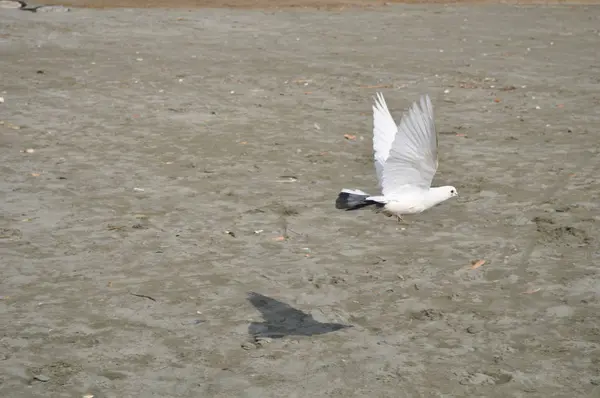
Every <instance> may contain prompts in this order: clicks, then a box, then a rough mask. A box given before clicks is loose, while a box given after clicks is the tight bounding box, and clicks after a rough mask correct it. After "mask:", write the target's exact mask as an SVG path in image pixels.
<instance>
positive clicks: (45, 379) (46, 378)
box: [33, 375, 50, 382]
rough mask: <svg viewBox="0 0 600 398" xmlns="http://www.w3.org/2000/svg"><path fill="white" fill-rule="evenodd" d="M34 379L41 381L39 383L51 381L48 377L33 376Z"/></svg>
mask: <svg viewBox="0 0 600 398" xmlns="http://www.w3.org/2000/svg"><path fill="white" fill-rule="evenodd" d="M33 378H34V379H36V380H39V381H43V382H47V381H50V378H49V377H48V376H46V375H35V376H33Z"/></svg>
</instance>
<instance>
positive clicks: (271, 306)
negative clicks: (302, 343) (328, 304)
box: [248, 292, 352, 339]
mask: <svg viewBox="0 0 600 398" xmlns="http://www.w3.org/2000/svg"><path fill="white" fill-rule="evenodd" d="M248 301H250V303H251V304H252V305H253V306H254V307H255V308H256V309H257V310H258V311H260V313H261V314H262V316H263V318H264V320H265V321H264V322H252V323H251V324H250V325H249V326H248V333H249V334H250V335H252V336H254V337H270V338H274V339H276V338H283V337H286V336H314V335H319V334H325V333H331V332H335V331H338V330H342V329H346V328H351V327H352V325H343V324H340V323H323V322H319V321H317V320H315V319H314V318H313V317H312V315H310V314H307V313H305V312H302V311H300V310H298V309H296V308H294V307H291V306H290V305H288V304H286V303H283V302H281V301H279V300H275V299H273V298H271V297H267V296H263V295H262V294H259V293H254V292H250V293H248Z"/></svg>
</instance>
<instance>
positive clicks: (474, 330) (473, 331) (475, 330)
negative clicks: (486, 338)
mask: <svg viewBox="0 0 600 398" xmlns="http://www.w3.org/2000/svg"><path fill="white" fill-rule="evenodd" d="M479 332H481V329H480V328H479V327H477V326H475V325H471V326H469V327H468V328H467V333H470V334H476V333H479Z"/></svg>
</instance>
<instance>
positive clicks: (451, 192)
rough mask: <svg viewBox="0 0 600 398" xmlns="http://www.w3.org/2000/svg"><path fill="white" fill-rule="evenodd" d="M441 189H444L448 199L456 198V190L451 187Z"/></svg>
mask: <svg viewBox="0 0 600 398" xmlns="http://www.w3.org/2000/svg"><path fill="white" fill-rule="evenodd" d="M442 188H443V189H444V192H445V193H446V195H447V196H448V198H451V197H453V196H458V190H457V189H456V188H454V187H453V186H452V185H447V186H445V187H442Z"/></svg>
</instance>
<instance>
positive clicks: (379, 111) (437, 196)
mask: <svg viewBox="0 0 600 398" xmlns="http://www.w3.org/2000/svg"><path fill="white" fill-rule="evenodd" d="M437 149H438V143H437V133H436V131H435V123H434V119H433V106H432V105H431V100H430V99H429V96H428V95H425V96H422V97H421V101H420V107H419V104H417V103H416V102H415V103H413V105H412V107H411V108H410V109H409V111H408V114H405V115H403V117H402V119H401V120H400V125H398V126H397V125H396V123H395V122H394V119H393V118H392V115H391V114H390V111H389V110H388V107H387V104H386V103H385V99H384V98H383V95H382V94H381V93H377V98H376V99H375V104H374V105H373V151H374V157H375V171H376V173H377V179H378V180H379V187H380V189H381V193H382V194H381V195H380V196H371V195H369V194H368V193H366V192H363V191H361V190H359V189H342V191H341V192H340V194H339V195H338V198H337V201H336V208H338V209H346V210H354V209H358V208H361V207H365V206H369V205H376V206H377V207H379V208H381V207H383V209H384V213H385V214H387V215H388V216H392V215H393V216H396V217H397V219H398V221H401V220H402V215H403V214H415V213H421V212H423V211H425V210H427V209H429V208H430V207H433V206H435V205H437V204H439V203H441V202H443V201H445V200H447V199H449V198H451V197H453V196H457V195H458V191H457V190H456V188H454V187H453V186H450V185H447V186H443V187H435V188H432V187H431V182H432V180H433V176H434V175H435V172H436V171H437V167H438V157H437Z"/></svg>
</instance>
